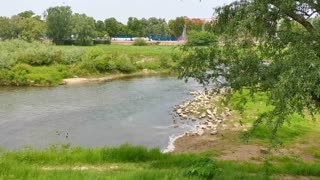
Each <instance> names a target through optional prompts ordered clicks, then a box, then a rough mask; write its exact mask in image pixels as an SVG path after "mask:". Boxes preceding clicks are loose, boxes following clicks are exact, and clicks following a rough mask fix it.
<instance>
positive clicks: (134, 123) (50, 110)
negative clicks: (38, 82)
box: [0, 76, 201, 150]
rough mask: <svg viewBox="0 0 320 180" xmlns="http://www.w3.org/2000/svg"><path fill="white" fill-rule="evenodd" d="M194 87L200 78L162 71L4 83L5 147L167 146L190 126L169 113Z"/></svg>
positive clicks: (1, 122)
mask: <svg viewBox="0 0 320 180" xmlns="http://www.w3.org/2000/svg"><path fill="white" fill-rule="evenodd" d="M195 89H201V86H200V85H199V84H197V83H196V82H193V81H191V82H189V83H185V82H184V81H182V80H177V78H175V77H161V76H154V77H144V78H133V79H121V80H116V81H111V82H107V83H95V84H94V83H92V84H84V85H73V86H59V87H54V88H12V87H11V88H3V87H2V88H0V147H3V148H6V149H19V148H22V147H25V146H32V147H34V148H43V147H47V146H49V145H51V144H59V143H64V144H66V143H70V144H71V146H84V147H97V146H116V145H120V144H124V143H129V144H133V145H144V146H147V147H149V148H153V147H159V148H160V149H162V150H163V149H165V148H166V147H167V146H168V142H169V137H172V136H176V135H179V134H182V133H183V132H184V131H186V130H188V129H189V128H191V126H190V125H191V122H189V121H184V122H183V124H180V125H179V127H178V128H176V127H174V124H173V120H172V116H171V115H170V114H171V112H172V109H173V106H174V105H178V104H181V103H182V102H183V101H184V100H186V99H190V98H192V96H191V95H190V94H189V92H190V91H192V90H195ZM178 122H179V123H181V121H178Z"/></svg>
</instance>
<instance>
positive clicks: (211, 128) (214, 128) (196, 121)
mask: <svg viewBox="0 0 320 180" xmlns="http://www.w3.org/2000/svg"><path fill="white" fill-rule="evenodd" d="M229 92H230V89H227V88H222V89H207V90H197V91H192V92H191V94H192V95H193V96H194V98H193V99H192V100H190V101H186V102H184V103H183V104H181V105H177V106H175V108H174V110H173V123H174V124H175V126H176V127H179V124H184V123H188V122H191V124H193V126H194V128H193V129H192V130H188V131H186V132H185V133H184V134H183V135H180V136H177V137H175V138H174V139H173V140H174V141H175V142H173V143H172V144H173V145H172V147H171V148H170V152H172V151H175V146H177V147H179V149H180V150H181V149H186V148H188V147H189V145H188V143H190V145H191V144H193V143H192V142H191V141H192V139H194V138H191V137H201V136H204V138H205V139H209V140H210V139H211V140H212V139H214V137H215V136H217V135H218V134H219V132H220V131H221V132H222V131H225V130H231V131H247V129H248V128H250V126H251V125H249V124H248V125H247V124H246V125H243V126H242V125H241V124H240V123H239V122H235V121H234V119H233V117H232V116H233V111H232V110H231V109H230V108H228V107H226V106H225V104H224V102H225V101H226V94H227V93H229ZM188 139H189V140H188ZM177 141H179V142H181V141H182V142H184V143H183V144H184V145H183V147H180V146H181V143H178V144H177V143H176V142H177ZM180 150H179V151H180Z"/></svg>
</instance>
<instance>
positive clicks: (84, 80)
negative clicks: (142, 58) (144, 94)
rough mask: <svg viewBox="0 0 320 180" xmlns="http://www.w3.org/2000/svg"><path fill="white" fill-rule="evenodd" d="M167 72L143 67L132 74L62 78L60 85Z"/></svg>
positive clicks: (99, 81) (98, 81) (100, 81)
mask: <svg viewBox="0 0 320 180" xmlns="http://www.w3.org/2000/svg"><path fill="white" fill-rule="evenodd" d="M165 74H169V72H167V71H161V72H157V71H153V70H148V69H143V70H142V71H141V72H137V73H132V74H110V75H109V76H105V77H97V78H68V79H64V80H63V82H62V84H61V85H75V84H86V83H102V82H107V81H112V80H117V79H122V78H135V77H147V76H154V75H165Z"/></svg>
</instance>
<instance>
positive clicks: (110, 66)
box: [94, 56, 117, 72]
mask: <svg viewBox="0 0 320 180" xmlns="http://www.w3.org/2000/svg"><path fill="white" fill-rule="evenodd" d="M94 64H95V68H96V69H97V70H98V71H99V72H112V71H115V70H117V65H116V63H115V62H114V60H113V59H112V58H110V57H107V56H98V57H97V58H96V59H95V62H94Z"/></svg>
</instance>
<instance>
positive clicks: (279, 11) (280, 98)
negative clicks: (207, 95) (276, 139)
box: [180, 0, 320, 134]
mask: <svg viewBox="0 0 320 180" xmlns="http://www.w3.org/2000/svg"><path fill="white" fill-rule="evenodd" d="M319 10H320V9H319V5H318V4H317V2H315V1H304V0H301V1H294V0H288V1H274V0H250V1H235V2H234V3H231V4H229V5H226V6H223V7H220V8H217V9H216V11H215V14H216V17H217V18H218V19H217V23H216V24H215V26H214V27H213V31H214V32H215V34H216V35H218V36H219V42H217V43H215V44H214V45H211V46H210V47H202V48H199V47H188V48H185V50H188V51H187V52H186V53H185V56H184V61H183V62H181V68H180V77H181V78H188V77H195V78H196V79H197V80H198V81H200V82H202V83H204V84H208V83H210V82H214V83H216V85H217V86H229V87H231V88H233V89H234V90H236V91H237V90H238V91H240V92H241V91H242V89H243V88H248V89H250V93H251V95H252V96H253V94H254V93H255V92H257V91H265V92H267V94H268V102H269V103H270V104H271V105H273V106H274V109H272V110H270V111H269V112H266V113H264V114H262V115H261V116H260V117H259V118H258V119H257V121H256V124H260V123H265V124H266V125H268V127H270V128H271V129H272V131H273V134H276V132H277V130H278V128H279V127H281V126H282V125H283V124H284V123H285V122H288V123H290V118H289V117H290V115H292V114H294V113H298V114H300V115H302V116H304V115H305V109H308V110H309V113H310V114H311V115H314V113H317V112H318V110H319V105H320V89H319V86H318V84H319V82H320V76H319V75H320V71H319V66H320V51H319V49H320V36H319V34H320V29H319V28H317V25H316V22H317V21H316V20H313V19H314V17H315V16H317V15H318V14H319ZM222 77H223V78H222ZM223 79H225V80H226V81H224V80H223ZM243 102H244V103H245V102H246V100H244V101H243Z"/></svg>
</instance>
